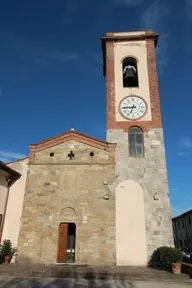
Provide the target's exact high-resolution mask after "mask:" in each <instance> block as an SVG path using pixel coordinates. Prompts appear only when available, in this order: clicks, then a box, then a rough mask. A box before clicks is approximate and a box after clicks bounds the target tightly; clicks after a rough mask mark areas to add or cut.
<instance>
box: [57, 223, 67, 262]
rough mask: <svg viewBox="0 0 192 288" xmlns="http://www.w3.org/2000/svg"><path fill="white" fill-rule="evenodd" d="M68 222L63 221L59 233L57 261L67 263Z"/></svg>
mask: <svg viewBox="0 0 192 288" xmlns="http://www.w3.org/2000/svg"><path fill="white" fill-rule="evenodd" d="M67 235H68V224H67V223H61V224H60V225H59V233H58V252H57V263H66V256H67Z"/></svg>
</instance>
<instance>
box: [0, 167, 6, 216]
mask: <svg viewBox="0 0 192 288" xmlns="http://www.w3.org/2000/svg"><path fill="white" fill-rule="evenodd" d="M5 177H6V173H5V172H3V171H0V214H4V209H5V202H6V195H7V182H6V179H5Z"/></svg>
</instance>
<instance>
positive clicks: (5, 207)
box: [0, 178, 11, 243]
mask: <svg viewBox="0 0 192 288" xmlns="http://www.w3.org/2000/svg"><path fill="white" fill-rule="evenodd" d="M6 180H7V195H6V199H5V206H4V213H3V217H2V218H3V219H2V223H1V227H0V228H1V229H0V231H1V232H0V243H1V240H2V235H3V228H4V223H5V215H6V212H7V204H8V199H9V191H10V186H11V183H10V182H11V179H10V178H6Z"/></svg>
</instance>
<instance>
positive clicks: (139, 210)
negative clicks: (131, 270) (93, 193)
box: [115, 180, 147, 266]
mask: <svg viewBox="0 0 192 288" xmlns="http://www.w3.org/2000/svg"><path fill="white" fill-rule="evenodd" d="M115 199H116V200H115V201H116V203H115V207H116V262H117V265H131V266H134V265H136V266H139V265H146V264H147V244H146V231H145V213H144V195H143V189H142V187H141V186H140V185H139V184H138V183H137V182H135V181H133V180H125V181H122V182H121V183H119V184H118V185H117V186H116V191H115Z"/></svg>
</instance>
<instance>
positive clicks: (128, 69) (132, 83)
mask: <svg viewBox="0 0 192 288" xmlns="http://www.w3.org/2000/svg"><path fill="white" fill-rule="evenodd" d="M122 77H123V87H124V88H133V87H139V80H138V69H137V60H136V59H135V58H133V57H127V58H125V59H124V60H123V61H122Z"/></svg>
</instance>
